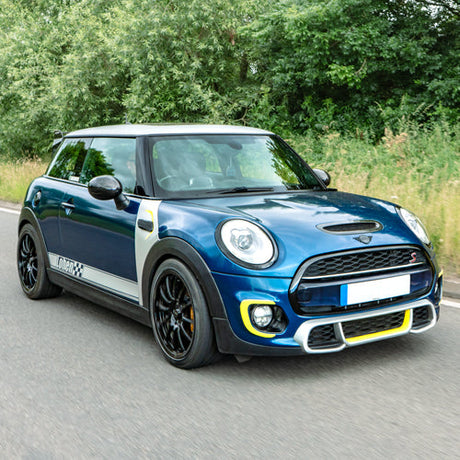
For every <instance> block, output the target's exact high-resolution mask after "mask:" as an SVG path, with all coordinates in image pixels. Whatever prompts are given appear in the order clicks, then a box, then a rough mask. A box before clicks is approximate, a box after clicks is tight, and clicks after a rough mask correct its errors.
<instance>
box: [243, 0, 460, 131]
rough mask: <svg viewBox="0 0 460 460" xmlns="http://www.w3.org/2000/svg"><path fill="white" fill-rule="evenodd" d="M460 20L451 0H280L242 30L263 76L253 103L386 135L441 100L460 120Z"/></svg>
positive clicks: (307, 121) (292, 117) (275, 114)
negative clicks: (401, 120) (387, 129)
mask: <svg viewBox="0 0 460 460" xmlns="http://www.w3.org/2000/svg"><path fill="white" fill-rule="evenodd" d="M434 3H436V7H434V6H433V5H432V4H434ZM458 26H459V15H458V7H457V6H455V4H454V3H453V2H448V1H446V2H443V1H439V2H427V1H410V0H406V1H400V0H329V1H323V0H309V1H308V2H305V1H300V0H299V1H297V0H283V1H281V2H279V3H278V4H277V6H276V7H275V8H273V9H271V10H270V11H268V12H267V13H266V14H265V15H263V16H262V17H260V18H258V19H257V20H256V21H254V22H253V23H251V24H249V25H248V26H247V28H246V30H245V35H246V37H248V40H251V42H252V45H251V55H250V59H251V62H252V63H253V67H254V69H255V75H254V77H255V78H256V79H257V80H258V81H259V82H260V91H259V97H258V98H256V99H255V104H254V105H253V106H252V107H251V111H252V112H253V113H255V116H256V117H257V113H258V111H260V110H261V111H262V112H263V113H265V114H266V112H267V111H268V112H269V115H270V116H271V119H272V123H274V124H278V125H279V124H280V123H281V124H285V125H287V126H290V127H291V128H292V127H294V128H297V129H307V128H311V127H315V126H316V127H318V128H324V127H326V128H331V127H332V128H335V129H350V128H351V129H353V128H354V127H362V126H367V127H371V128H374V129H375V128H377V129H379V130H380V133H381V132H382V130H383V126H384V124H385V123H390V124H392V123H393V124H394V122H395V120H394V119H392V117H391V116H390V115H394V117H395V118H398V117H401V116H403V115H405V114H407V115H410V114H412V113H413V112H414V111H415V109H416V108H417V107H419V108H420V106H421V105H422V106H424V107H425V109H426V110H419V115H420V119H421V121H426V118H425V120H423V118H422V117H423V116H425V117H426V113H427V110H428V107H436V106H439V104H441V105H442V106H444V107H447V108H450V109H451V110H452V112H451V115H452V118H453V119H455V118H456V117H457V116H458V114H459V112H458V107H459V106H460V93H459V87H460V83H459V80H458V75H459V73H458V71H459V67H458V65H459V64H458V63H459V62H460V54H459V48H458V30H459V28H458ZM379 107H380V108H381V109H382V110H379ZM387 107H389V108H390V109H396V108H399V109H400V110H396V111H393V112H392V111H391V110H390V111H386V112H385V109H386V108H387ZM433 110H434V109H433ZM382 117H383V119H382ZM385 117H386V118H385Z"/></svg>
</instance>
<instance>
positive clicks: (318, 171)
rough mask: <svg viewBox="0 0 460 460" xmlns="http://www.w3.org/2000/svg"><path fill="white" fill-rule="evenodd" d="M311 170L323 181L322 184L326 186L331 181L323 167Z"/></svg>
mask: <svg viewBox="0 0 460 460" xmlns="http://www.w3.org/2000/svg"><path fill="white" fill-rule="evenodd" d="M313 172H314V173H315V174H316V177H318V178H319V179H321V180H322V181H323V182H324V185H325V186H326V187H327V186H328V185H329V184H330V183H331V176H330V175H329V173H328V172H327V171H324V169H316V168H315V169H313Z"/></svg>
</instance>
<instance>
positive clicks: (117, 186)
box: [88, 176, 129, 211]
mask: <svg viewBox="0 0 460 460" xmlns="http://www.w3.org/2000/svg"><path fill="white" fill-rule="evenodd" d="M88 192H89V194H90V195H91V196H92V197H93V198H96V200H115V205H116V206H117V209H118V210H120V211H121V210H123V209H126V208H127V207H128V205H129V200H128V198H126V196H125V195H124V193H123V186H122V185H121V183H120V181H119V180H118V179H117V178H116V177H113V176H97V177H93V178H92V179H91V180H90V181H89V183H88Z"/></svg>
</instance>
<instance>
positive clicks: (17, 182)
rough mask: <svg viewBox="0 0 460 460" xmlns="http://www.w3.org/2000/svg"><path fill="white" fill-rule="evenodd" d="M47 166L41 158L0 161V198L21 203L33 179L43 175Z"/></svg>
mask: <svg viewBox="0 0 460 460" xmlns="http://www.w3.org/2000/svg"><path fill="white" fill-rule="evenodd" d="M46 167H47V163H45V162H43V161H41V160H39V159H33V160H17V161H11V160H8V161H0V199H2V200H5V201H11V202H13V203H21V202H22V201H23V200H24V197H25V195H26V191H27V187H28V186H29V184H30V182H31V181H32V179H34V178H35V177H38V176H41V175H42V174H43V173H44V172H45V171H46Z"/></svg>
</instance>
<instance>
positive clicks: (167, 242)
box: [142, 237, 227, 319]
mask: <svg viewBox="0 0 460 460" xmlns="http://www.w3.org/2000/svg"><path fill="white" fill-rule="evenodd" d="M170 257H173V258H176V259H179V260H180V261H181V262H183V263H185V265H187V268H188V269H189V270H190V271H191V272H192V273H193V274H194V275H195V277H196V279H197V280H198V282H199V283H200V286H201V288H202V289H203V293H204V295H205V298H206V302H207V304H208V307H209V313H210V315H211V317H213V318H221V319H227V314H226V312H225V308H224V303H223V301H222V297H221V296H220V293H219V290H218V289H217V286H216V283H215V281H214V278H213V277H212V274H211V271H210V270H209V267H208V266H207V265H206V262H205V261H204V260H203V258H202V257H201V256H200V254H199V253H198V252H197V251H196V249H195V248H194V247H193V246H191V245H190V244H189V243H187V242H185V241H184V240H181V239H180V238H175V237H167V238H163V239H161V240H160V241H159V242H158V243H156V244H155V245H154V246H153V247H152V249H151V250H150V252H149V254H148V255H147V258H146V260H145V264H144V269H143V271H142V300H143V305H144V306H146V307H147V306H148V307H147V308H150V307H149V297H150V285H151V283H152V279H153V276H154V274H155V271H156V270H157V268H158V266H159V265H160V264H161V262H163V261H164V260H165V259H168V258H170Z"/></svg>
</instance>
